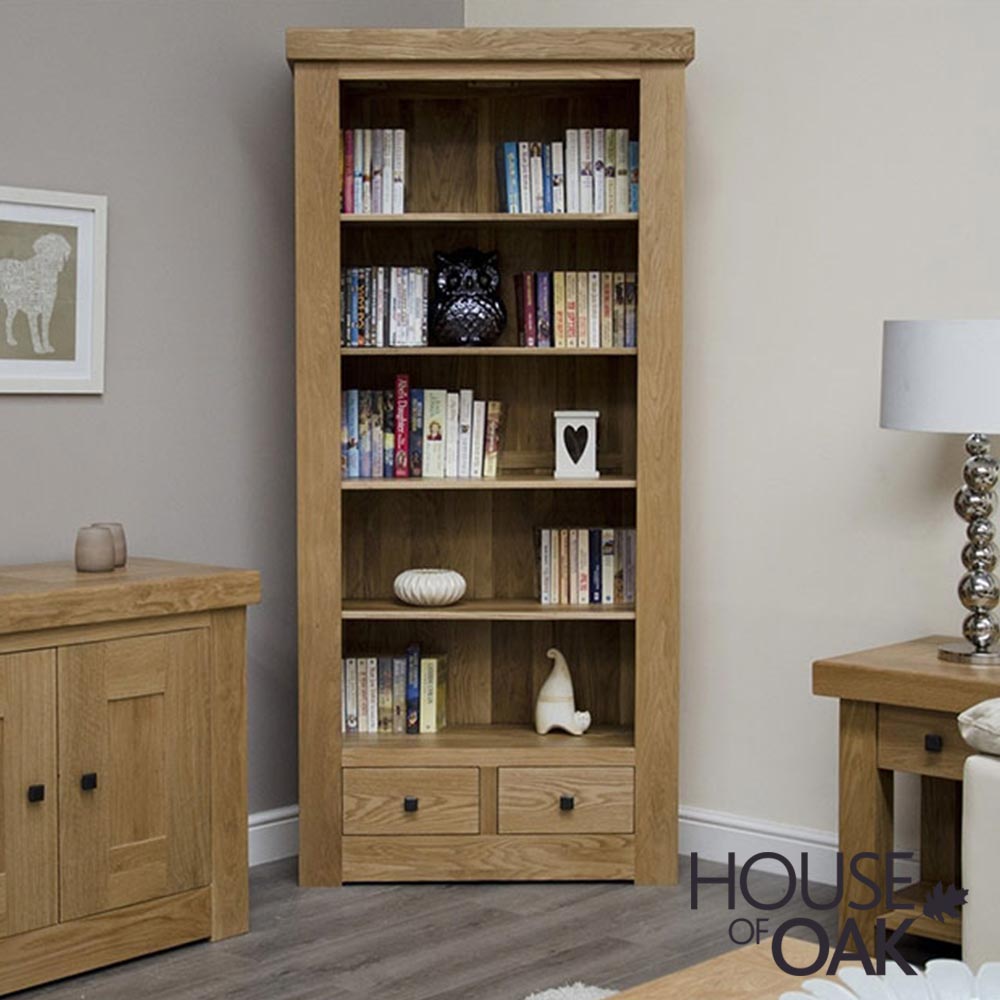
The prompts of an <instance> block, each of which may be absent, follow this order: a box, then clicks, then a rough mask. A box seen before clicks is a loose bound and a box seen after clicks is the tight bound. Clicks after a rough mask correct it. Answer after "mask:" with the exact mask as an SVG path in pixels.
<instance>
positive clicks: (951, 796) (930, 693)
mask: <svg viewBox="0 0 1000 1000" xmlns="http://www.w3.org/2000/svg"><path fill="white" fill-rule="evenodd" d="M947 641H951V640H950V639H949V637H944V636H928V637H926V638H923V639H914V640H913V641H912V642H902V643H897V644H896V645H892V646H880V647H878V648H876V649H867V650H864V651H863V652H860V653H849V654H847V655H846V656H838V657H835V658H833V659H829V660H817V661H816V662H815V663H814V664H813V693H814V694H818V695H827V696H829V697H833V698H839V699H840V850H841V851H842V852H843V855H844V858H845V865H844V867H845V871H844V896H843V899H842V900H841V904H840V921H841V924H843V922H844V921H845V919H846V918H847V916H848V910H847V904H848V902H850V901H851V900H852V899H857V900H859V901H860V900H864V901H867V900H870V899H871V890H870V889H868V888H866V887H865V886H864V885H863V884H859V882H858V881H857V880H856V879H854V878H853V877H852V876H851V874H850V870H849V864H848V862H849V859H850V858H851V857H852V856H854V855H856V854H859V853H861V852H862V851H873V852H875V853H877V854H878V855H879V856H880V857H881V858H884V857H885V856H886V854H887V853H888V852H889V851H891V850H892V849H893V795H892V792H893V774H894V772H896V771H906V772H909V773H911V774H919V775H920V776H921V781H920V791H921V803H920V882H919V883H917V884H915V885H914V886H912V887H909V888H906V889H904V890H903V891H902V892H898V893H896V896H897V898H899V899H902V900H904V901H905V902H912V903H914V904H916V908H915V909H912V910H905V909H904V910H901V909H897V910H895V911H890V912H882V913H879V912H878V911H877V910H851V911H849V915H850V916H851V917H853V918H854V920H855V921H856V922H857V924H858V927H859V928H860V930H861V931H862V933H863V934H864V936H865V940H866V941H867V942H868V945H869V947H870V946H871V943H872V939H873V937H874V931H875V920H876V918H877V917H878V916H884V917H885V918H886V925H887V926H888V927H890V928H895V927H898V926H899V924H900V923H901V922H902V921H903V920H905V919H907V918H908V917H914V916H916V915H917V914H920V912H921V910H920V904H921V903H922V901H923V899H924V896H925V894H926V892H927V891H928V889H929V888H930V887H931V886H933V885H935V884H936V883H937V882H939V881H941V882H944V884H945V885H946V886H947V885H948V884H949V883H955V884H960V881H961V870H960V862H961V855H960V846H961V818H962V767H963V765H964V763H965V758H966V757H967V756H969V754H970V753H971V750H969V748H968V747H967V746H966V744H965V742H964V741H963V740H962V737H961V735H960V734H959V731H958V723H957V716H958V714H959V713H960V712H963V711H964V710H965V709H967V708H969V707H970V706H971V705H975V704H976V703H977V702H979V701H983V700H984V699H986V698H996V697H1000V668H998V667H990V668H982V667H970V666H968V665H965V664H958V663H945V662H944V661H943V660H939V659H938V656H937V647H938V645H939V644H940V643H942V642H947ZM866 865H867V867H866ZM859 868H860V870H861V871H862V873H864V874H865V875H866V876H868V877H869V878H871V879H873V880H874V881H876V882H878V883H879V884H882V885H884V870H883V869H884V866H883V865H882V864H881V863H877V862H867V861H866V862H862V863H861V864H860V865H859ZM910 933H912V934H919V935H921V936H923V937H928V938H934V939H936V940H939V941H948V942H951V943H954V944H961V941H962V925H961V920H946V922H945V923H943V924H942V923H939V922H938V921H935V920H931V919H929V918H927V917H923V916H922V915H921V916H919V918H918V919H917V920H916V922H915V923H914V925H913V927H912V928H911V930H910Z"/></svg>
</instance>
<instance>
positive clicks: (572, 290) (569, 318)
mask: <svg viewBox="0 0 1000 1000" xmlns="http://www.w3.org/2000/svg"><path fill="white" fill-rule="evenodd" d="M565 274H566V278H565V280H566V346H567V347H576V346H577V333H576V330H577V315H578V313H577V304H576V271H566V272H565Z"/></svg>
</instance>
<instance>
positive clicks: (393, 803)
mask: <svg viewBox="0 0 1000 1000" xmlns="http://www.w3.org/2000/svg"><path fill="white" fill-rule="evenodd" d="M344 833H345V834H400V833H414V834H420V833H479V768H478V767H346V768H344Z"/></svg>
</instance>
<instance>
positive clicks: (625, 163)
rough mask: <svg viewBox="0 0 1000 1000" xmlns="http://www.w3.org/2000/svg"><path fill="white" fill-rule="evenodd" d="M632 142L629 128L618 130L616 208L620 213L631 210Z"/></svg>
mask: <svg viewBox="0 0 1000 1000" xmlns="http://www.w3.org/2000/svg"><path fill="white" fill-rule="evenodd" d="M631 147H632V144H631V143H630V142H629V141H628V129H627V128H620V129H617V130H616V136H615V155H616V156H617V161H616V163H615V208H614V210H615V211H616V212H618V213H624V212H629V211H631V209H630V208H629V176H630V169H631V164H630V161H629V153H630V150H631Z"/></svg>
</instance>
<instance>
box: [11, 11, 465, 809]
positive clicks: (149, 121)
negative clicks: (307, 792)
mask: <svg viewBox="0 0 1000 1000" xmlns="http://www.w3.org/2000/svg"><path fill="white" fill-rule="evenodd" d="M461 16H462V11H461V3H460V2H459V0H394V2H380V0H340V2H308V0H289V2H279V0H210V2H208V0H158V2H150V0H0V184H8V185H16V186H23V187H40V188H51V189H55V190H65V191H84V192H94V193H99V194H106V195H108V196H109V199H110V207H109V219H110V221H109V247H110V250H109V256H108V324H107V330H108V333H107V357H108V361H107V384H106V385H107V388H106V392H105V393H104V395H103V396H102V397H98V398H89V399H80V398H70V397H61V398H60V397H36V398H24V397H13V396H0V495H2V500H0V510H2V513H0V564H3V563H10V562H22V561H24V562H26V561H34V560H45V559H60V558H66V557H68V555H69V554H70V552H71V551H72V543H73V537H74V532H75V530H76V527H77V526H78V525H80V524H87V523H90V522H91V521H94V520H105V519H112V520H122V521H124V522H125V524H126V527H127V529H128V532H129V543H130V546H131V548H132V550H133V552H136V553H144V554H149V555H161V556H170V557H176V558H180V559H192V560H201V561H205V562H217V563H228V564H233V565H240V566H252V567H257V568H259V569H260V570H261V572H262V574H263V584H264V595H265V599H264V603H263V605H262V606H261V607H260V608H258V609H256V610H254V611H253V612H252V613H251V616H250V645H249V652H250V664H249V667H250V753H251V787H250V793H251V794H250V804H251V809H253V810H261V809H268V808H272V807H276V806H282V805H287V804H289V803H292V802H294V801H295V799H296V775H295V766H296V765H295V757H296V754H295V746H296V730H295V727H296V707H295V506H294V503H295V438H294V412H295V411H294V385H293V350H294V333H293V316H294V312H293V309H294V303H293V257H292V253H293V248H292V128H291V122H292V108H291V78H290V74H289V71H288V67H287V65H286V64H285V61H284V56H283V52H284V38H283V33H284V28H285V27H286V26H288V25H317V24H328V25H394V24H395V25H429V26H433V25H448V24H451V25H458V24H461Z"/></svg>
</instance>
